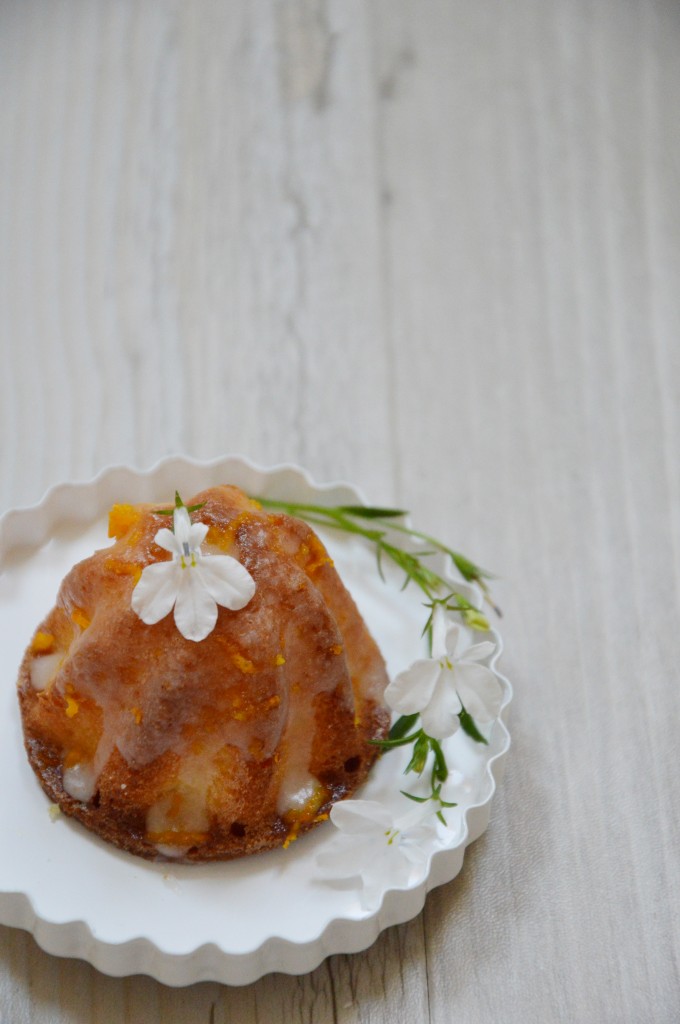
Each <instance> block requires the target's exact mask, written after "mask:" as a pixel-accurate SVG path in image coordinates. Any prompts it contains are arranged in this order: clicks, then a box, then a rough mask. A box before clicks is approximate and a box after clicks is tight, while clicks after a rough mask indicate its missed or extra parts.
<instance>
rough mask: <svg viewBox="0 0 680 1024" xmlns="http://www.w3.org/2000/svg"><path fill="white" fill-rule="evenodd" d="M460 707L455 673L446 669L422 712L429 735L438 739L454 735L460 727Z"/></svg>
mask: <svg viewBox="0 0 680 1024" xmlns="http://www.w3.org/2000/svg"><path fill="white" fill-rule="evenodd" d="M460 709H461V707H460V698H459V697H458V694H457V693H456V688H455V686H454V681H453V673H452V672H451V671H450V670H449V669H444V670H442V672H441V674H440V676H439V679H438V680H437V685H436V686H435V688H434V693H433V694H432V698H431V700H430V702H429V704H428V705H427V707H426V708H423V710H422V711H421V712H420V721H421V722H422V725H423V729H424V730H425V732H426V733H427V734H428V736H433V737H434V739H436V740H443V739H446V737H447V736H453V734H454V732H456V730H457V729H458V728H459V727H460V721H459V720H458V714H459V712H460Z"/></svg>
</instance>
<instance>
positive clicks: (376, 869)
mask: <svg viewBox="0 0 680 1024" xmlns="http://www.w3.org/2000/svg"><path fill="white" fill-rule="evenodd" d="M331 821H332V822H333V824H334V825H335V826H336V828H337V829H338V830H339V832H340V835H339V836H337V837H336V839H335V842H334V843H333V845H332V847H331V849H329V850H327V851H326V852H324V853H320V854H319V855H318V856H317V858H316V861H317V864H318V866H319V868H320V869H321V872H322V874H323V876H324V877H325V878H328V879H336V878H337V879H340V878H353V877H356V876H359V877H360V878H361V880H362V882H363V886H364V887H363V900H364V902H365V903H366V904H370V903H372V902H374V901H375V900H376V898H377V899H379V898H380V896H381V895H382V893H383V892H384V891H385V890H386V889H388V888H391V889H403V888H405V887H406V886H407V885H408V884H409V881H410V880H411V876H412V873H413V870H414V868H416V869H420V870H419V872H418V874H420V875H424V873H425V870H426V868H427V861H428V856H429V853H430V852H431V849H432V845H431V844H432V842H433V840H434V839H436V837H437V827H436V821H435V819H434V816H433V815H432V812H431V808H429V807H424V806H418V807H416V808H415V809H413V810H411V811H410V812H409V813H408V814H405V815H401V816H400V817H395V815H394V814H393V813H392V812H391V811H390V810H389V809H388V808H387V807H385V806H384V805H383V804H380V803H377V802H376V801H375V800H342V801H341V802H340V803H337V804H335V805H334V806H333V808H332V810H331Z"/></svg>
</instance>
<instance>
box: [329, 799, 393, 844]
mask: <svg viewBox="0 0 680 1024" xmlns="http://www.w3.org/2000/svg"><path fill="white" fill-rule="evenodd" d="M331 821H332V822H333V824H334V825H335V826H336V828H339V829H340V831H341V832H343V833H344V834H345V835H349V836H359V835H376V834H378V835H382V834H383V833H384V832H385V830H386V829H390V828H393V826H394V821H393V817H392V815H391V814H390V812H389V811H388V810H387V808H386V807H385V806H384V805H383V804H380V803H378V801H377V800H341V801H340V803H337V804H333V807H332V808H331Z"/></svg>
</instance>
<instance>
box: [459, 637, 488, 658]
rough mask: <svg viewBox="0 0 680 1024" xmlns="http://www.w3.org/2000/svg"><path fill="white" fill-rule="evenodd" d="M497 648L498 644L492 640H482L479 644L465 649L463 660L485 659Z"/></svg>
mask: <svg viewBox="0 0 680 1024" xmlns="http://www.w3.org/2000/svg"><path fill="white" fill-rule="evenodd" d="M495 650H496V645H495V644H494V643H492V642H491V640H482V642H481V643H479V644H473V645H472V646H471V647H468V648H467V650H465V651H463V653H462V655H461V661H484V659H485V658H488V657H489V655H490V654H493V652H494V651H495Z"/></svg>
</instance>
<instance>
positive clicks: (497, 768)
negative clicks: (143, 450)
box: [0, 453, 513, 987]
mask: <svg viewBox="0 0 680 1024" xmlns="http://www.w3.org/2000/svg"><path fill="white" fill-rule="evenodd" d="M172 463H182V464H186V465H187V466H190V467H192V468H193V469H196V470H206V471H215V470H217V469H218V468H219V467H220V466H222V465H225V466H226V465H231V466H233V465H234V464H240V466H241V467H243V468H245V469H246V470H247V471H250V472H254V473H257V474H260V475H262V476H265V477H270V478H271V477H274V476H276V475H281V474H283V473H291V474H293V475H294V476H297V477H298V478H301V479H302V480H303V481H304V483H305V485H306V486H307V487H309V488H311V489H312V490H314V491H316V492H317V493H320V494H328V493H331V492H333V491H335V490H341V489H342V490H347V491H349V492H350V493H352V494H353V495H355V496H356V497H357V498H358V499H359V501H360V502H361V503H366V497H365V495H364V493H363V492H362V490H361V489H360V488H358V487H356V485H354V484H352V483H350V482H349V481H347V480H334V481H329V482H325V483H318V482H317V481H316V480H315V479H314V477H313V476H312V475H311V473H310V472H309V471H308V470H306V469H305V468H304V467H302V466H300V465H298V464H296V463H293V462H284V463H278V464H275V465H272V466H265V465H262V464H260V463H258V462H256V461H254V460H253V459H250V458H249V457H247V456H244V455H239V454H228V455H224V456H217V457H214V458H211V459H197V458H192V457H190V456H186V455H182V454H179V453H177V454H169V455H166V456H163V457H162V458H160V459H158V460H157V461H156V462H154V463H153V464H152V465H151V466H150V467H149V468H148V469H144V468H141V467H138V466H132V465H126V464H124V463H114V464H110V465H107V466H105V467H103V468H102V469H101V470H100V471H99V472H98V473H97V474H96V475H95V476H94V477H92V478H90V479H82V480H78V479H76V480H67V481H60V482H57V483H55V484H52V485H51V486H50V487H48V488H47V490H46V491H45V492H44V494H43V496H42V497H41V498H40V499H39V500H38V501H36V502H34V503H32V504H29V505H25V506H17V507H14V508H10V509H8V510H7V511H5V512H4V513H3V514H2V515H1V516H0V557H2V556H3V555H4V547H5V543H6V540H7V538H6V537H5V534H6V532H7V524H8V523H11V520H12V517H14V516H22V517H23V516H24V515H27V514H28V515H38V514H40V513H42V512H43V511H47V509H48V507H49V505H50V504H51V503H53V502H54V499H55V496H57V495H58V494H59V493H64V492H67V491H69V490H70V491H73V490H75V491H78V490H85V491H87V490H90V489H92V488H99V487H101V485H102V483H103V482H104V481H105V480H106V478H107V477H110V476H113V475H114V474H123V473H131V474H132V475H133V476H134V477H136V478H137V479H138V480H140V481H141V480H144V479H152V478H153V477H154V476H156V475H158V474H159V473H161V472H163V471H164V469H165V468H166V467H168V466H170V465H171V464H172ZM104 504H105V503H104ZM104 510H105V509H104V507H102V508H101V509H100V514H102V513H103V512H104ZM68 518H69V517H68V516H65V515H64V513H63V512H62V511H60V510H59V509H56V510H54V511H53V517H52V519H51V520H50V521H52V522H54V521H61V520H64V521H68ZM82 521H83V522H85V521H87V522H91V521H93V517H89V516H88V517H87V519H86V520H82ZM9 540H11V538H9ZM38 543H39V542H38ZM473 589H475V588H473ZM490 632H491V634H492V635H493V638H494V640H495V641H496V650H495V652H494V654H493V657H492V659H491V662H490V666H491V668H492V669H493V671H494V672H495V673H496V675H497V677H498V678H499V680H500V681H501V683H502V685H503V687H504V690H505V697H504V700H503V705H502V708H501V712H500V716H499V720H498V726H499V727H500V728H501V729H502V730H503V744H502V747H501V749H500V750H498V751H497V753H495V754H494V755H493V756H491V757H490V758H489V760H488V761H487V762H486V764H485V772H486V774H487V775H488V777H489V779H490V790H489V792H488V795H487V796H486V797H485V799H484V800H482V801H480V802H479V803H476V804H472V805H470V806H468V807H467V808H466V809H465V812H464V825H463V830H462V836H461V838H460V840H459V841H458V842H457V843H455V845H452V846H449V847H446V848H443V849H438V850H433V851H431V853H430V856H429V858H428V862H427V869H426V872H425V875H424V877H423V878H422V880H421V881H420V882H418V883H417V884H415V885H413V886H411V887H408V888H401V889H399V888H390V889H387V890H385V891H384V893H383V894H382V898H381V901H380V904H379V906H378V907H377V908H375V909H373V910H372V911H370V912H367V913H366V915H365V916H363V917H360V918H356V917H350V916H336V917H334V918H332V919H330V920H329V921H328V922H327V923H326V925H325V926H324V927H323V929H322V931H321V932H320V933H319V934H318V935H317V936H315V937H313V938H311V939H309V940H308V941H301V942H295V941H293V940H291V939H289V938H286V937H285V936H283V935H276V934H273V935H270V936H267V938H266V939H265V940H264V941H263V942H261V943H260V944H259V945H257V946H254V947H253V948H251V949H246V950H243V951H239V952H234V951H229V950H225V949H223V948H222V947H221V946H220V945H219V943H217V942H215V941H213V940H210V939H209V940H206V942H205V943H202V944H201V945H199V946H197V947H195V948H194V949H192V950H188V951H186V952H175V951H172V950H166V949H163V948H162V946H161V945H159V943H158V942H157V941H154V940H153V939H151V938H149V937H148V936H145V935H141V934H140V935H133V936H130V937H128V938H126V939H124V940H121V941H120V942H111V941H108V940H103V939H100V938H98V937H97V936H96V935H95V934H94V933H93V931H92V928H91V925H90V924H89V923H88V922H87V921H84V920H82V919H68V920H54V919H50V917H49V916H47V914H46V913H45V912H44V911H42V910H41V909H40V908H39V907H38V906H36V900H35V898H34V895H32V894H29V893H25V892H13V891H0V921H2V923H4V924H7V925H9V926H11V927H18V928H21V929H23V930H26V931H29V932H30V933H31V934H32V935H33V936H34V938H35V939H36V941H37V942H38V945H40V946H41V948H43V949H45V950H46V951H47V952H49V953H51V954H53V955H58V956H65V957H67V958H80V959H84V960H86V961H87V962H89V963H91V964H92V965H93V966H95V967H96V968H97V969H98V970H100V971H102V972H103V973H105V974H108V975H110V976H113V977H125V976H129V975H133V974H140V973H143V974H146V975H150V976H151V977H153V978H155V979H156V980H158V981H160V982H162V983H164V984H166V985H170V986H173V987H181V986H185V985H190V984H193V983H195V982H198V981H217V982H222V983H224V984H229V985H245V984H251V983H252V982H254V981H257V980H258V979H259V978H261V977H263V976H265V975H266V974H269V973H273V972H281V973H287V974H293V975H297V974H304V973H307V972H309V971H311V970H314V969H315V968H316V967H317V966H318V965H319V964H320V963H321V962H322V961H323V960H324V959H326V957H328V956H331V955H334V954H338V953H348V952H359V951H361V950H363V949H366V948H367V947H368V946H370V945H371V944H372V943H373V942H374V941H375V940H376V939H377V937H378V935H379V934H380V933H381V932H382V931H383V930H384V929H385V928H388V927H391V926H392V925H395V924H401V923H404V922H406V921H409V920H411V919H412V918H414V917H415V916H417V915H418V914H419V913H420V911H421V910H422V908H423V906H424V903H425V899H426V896H427V893H428V892H429V891H431V890H432V889H433V888H436V887H438V886H439V885H443V884H446V883H447V882H449V881H452V880H453V879H454V878H455V877H456V876H457V874H458V873H459V872H460V870H461V868H462V865H463V859H464V854H465V850H466V848H467V846H468V845H470V843H472V842H474V840H475V839H477V838H479V836H481V835H482V834H483V833H484V831H485V830H486V828H487V826H488V823H489V818H490V808H491V802H492V800H493V797H494V795H495V793H496V790H497V788H498V784H499V782H500V780H501V775H502V769H503V766H504V760H505V757H506V755H507V752H508V750H509V748H510V735H509V733H508V730H507V727H506V724H505V719H506V717H507V711H508V706H509V704H510V702H511V700H512V696H513V693H512V685H511V684H510V682H509V680H508V679H507V677H506V676H504V675H503V674H502V673H501V672H499V671H498V668H497V663H498V661H499V659H500V656H501V654H502V651H503V642H502V638H501V636H500V634H499V633H498V632H497V631H496V630H495V629H492V630H491V631H490ZM7 903H9V904H11V906H10V907H9V912H7V908H6V904H7ZM66 939H68V940H69V941H68V942H66V941H65V940H66ZM64 946H68V947H69V948H68V950H67V951H65V950H64ZM58 947H61V948H58ZM142 951H143V952H144V956H143V957H141V956H140V954H141V953H142Z"/></svg>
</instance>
